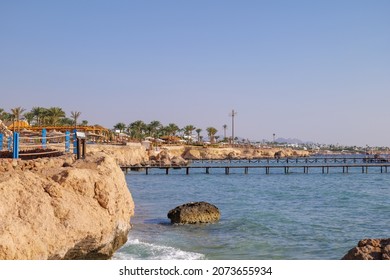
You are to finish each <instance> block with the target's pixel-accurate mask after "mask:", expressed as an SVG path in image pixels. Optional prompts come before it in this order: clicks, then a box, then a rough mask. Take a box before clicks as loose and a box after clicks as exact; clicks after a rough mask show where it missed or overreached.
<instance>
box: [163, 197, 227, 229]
mask: <svg viewBox="0 0 390 280" xmlns="http://www.w3.org/2000/svg"><path fill="white" fill-rule="evenodd" d="M168 218H169V219H170V220H171V223H174V224H196V223H211V222H216V221H218V220H219V219H220V218H221V213H220V211H219V209H218V208H217V207H216V206H215V205H212V204H210V203H207V202H190V203H187V204H183V205H180V206H178V207H176V208H174V209H172V210H170V211H169V212H168Z"/></svg>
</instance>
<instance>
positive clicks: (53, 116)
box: [47, 107, 65, 126]
mask: <svg viewBox="0 0 390 280" xmlns="http://www.w3.org/2000/svg"><path fill="white" fill-rule="evenodd" d="M47 117H48V121H49V124H51V125H53V126H56V125H57V124H58V123H59V121H60V119H61V118H64V117H65V112H64V110H62V108H60V107H51V108H49V109H48V110H47Z"/></svg>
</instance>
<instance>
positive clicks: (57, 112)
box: [0, 107, 88, 129]
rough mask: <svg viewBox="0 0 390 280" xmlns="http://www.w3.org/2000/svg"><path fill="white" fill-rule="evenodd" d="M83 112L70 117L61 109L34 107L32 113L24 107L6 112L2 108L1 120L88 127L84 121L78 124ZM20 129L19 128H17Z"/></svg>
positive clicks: (31, 124) (72, 113) (72, 114)
mask: <svg viewBox="0 0 390 280" xmlns="http://www.w3.org/2000/svg"><path fill="white" fill-rule="evenodd" d="M80 115H81V112H78V111H72V112H71V114H70V117H67V116H66V113H65V111H64V110H63V109H62V108H61V107H49V108H45V107H33V108H32V109H31V110H30V111H26V109H24V108H22V107H15V108H12V109H11V110H10V112H6V111H5V110H4V109H2V108H0V120H2V121H4V122H16V123H19V121H20V120H24V121H26V122H27V123H28V125H30V126H45V125H47V126H77V125H87V124H88V121H87V120H83V121H82V122H81V123H80V124H78V123H77V121H78V119H79V118H80ZM16 129H18V128H16Z"/></svg>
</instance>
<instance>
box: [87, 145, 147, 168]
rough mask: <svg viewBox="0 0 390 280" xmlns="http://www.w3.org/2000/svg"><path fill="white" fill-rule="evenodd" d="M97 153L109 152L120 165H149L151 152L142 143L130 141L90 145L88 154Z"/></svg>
mask: <svg viewBox="0 0 390 280" xmlns="http://www.w3.org/2000/svg"><path fill="white" fill-rule="evenodd" d="M95 153H104V154H107V155H109V156H111V157H113V158H114V159H115V161H116V162H117V164H119V165H125V166H132V165H147V164H148V162H149V153H148V151H147V150H146V148H145V147H143V146H142V145H141V144H131V143H130V144H129V145H99V144H93V145H88V146H87V155H90V154H92V155H93V154H95Z"/></svg>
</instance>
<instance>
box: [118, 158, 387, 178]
mask: <svg viewBox="0 0 390 280" xmlns="http://www.w3.org/2000/svg"><path fill="white" fill-rule="evenodd" d="M121 168H122V170H123V171H125V172H126V173H128V172H129V171H138V172H145V174H146V175H149V174H150V173H151V171H152V170H156V171H155V172H153V173H155V174H161V171H157V170H164V171H165V172H163V174H164V173H165V174H167V175H168V174H170V172H171V171H173V170H185V174H186V175H189V174H190V173H192V172H193V171H194V172H197V173H199V170H200V171H202V170H203V172H204V173H205V174H212V173H216V174H220V173H221V170H223V171H224V173H225V174H226V175H228V174H230V173H231V171H233V170H236V171H237V170H241V171H240V173H244V174H249V173H251V174H271V172H272V170H274V171H275V170H276V173H284V174H290V173H298V172H303V173H304V174H308V173H311V172H313V173H322V174H325V173H326V174H328V173H331V172H334V171H336V172H342V173H350V172H351V173H353V172H354V173H356V170H358V173H360V171H361V173H369V170H375V171H376V172H379V171H380V173H388V170H389V168H390V160H388V159H387V158H384V157H380V158H378V157H368V156H366V157H345V158H344V157H332V158H329V157H318V158H314V157H312V158H304V157H303V158H302V157H301V158H283V159H273V158H268V159H256V160H253V159H251V160H242V159H241V160H196V161H191V163H190V165H188V166H172V165H167V166H121ZM191 170H192V171H191ZM196 170H198V171H196ZM213 170H214V171H213ZM218 170H220V171H218ZM250 170H251V171H250ZM359 170H360V171H359ZM280 171H282V172H280ZM236 173H237V172H236Z"/></svg>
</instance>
